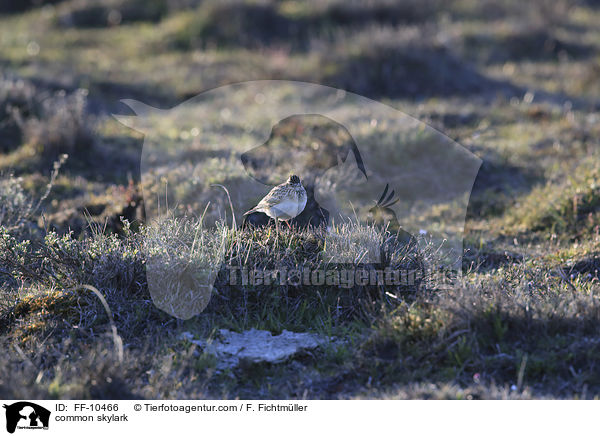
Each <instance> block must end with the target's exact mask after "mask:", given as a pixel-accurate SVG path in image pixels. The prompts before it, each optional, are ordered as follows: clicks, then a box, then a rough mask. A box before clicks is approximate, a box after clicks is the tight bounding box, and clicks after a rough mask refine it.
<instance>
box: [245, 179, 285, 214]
mask: <svg viewBox="0 0 600 436" xmlns="http://www.w3.org/2000/svg"><path fill="white" fill-rule="evenodd" d="M284 185H285V183H284V184H281V185H277V186H275V187H274V188H273V189H271V190H270V191H269V193H268V194H267V195H265V196H264V198H263V199H262V200H260V202H259V203H258V204H257V205H256V206H255V207H253V208H252V209H250V210H249V211H248V212H246V213H245V214H244V215H248V214H249V213H252V212H261V211H262V210H263V209H265V208H270V207H272V206H274V205H276V204H278V203H280V202H281V199H282V197H283V194H284V190H283V187H284Z"/></svg>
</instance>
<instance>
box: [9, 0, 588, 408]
mask: <svg viewBox="0 0 600 436" xmlns="http://www.w3.org/2000/svg"><path fill="white" fill-rule="evenodd" d="M550 6H551V7H550ZM2 7H3V8H8V6H7V5H4V6H2ZM599 17H600V10H599V9H598V7H597V6H596V5H594V4H593V2H571V1H566V0H565V1H559V2H554V3H552V5H549V4H548V3H547V2H544V1H541V0H540V1H532V2H516V1H506V2H501V3H498V2H494V1H491V0H490V1H483V2H474V1H472V0H454V1H450V2H439V1H436V0H428V1H426V2H418V3H417V2H412V1H410V2H400V3H397V2H396V3H394V2H389V1H387V0H377V1H373V2H369V3H368V4H366V5H365V4H362V3H359V2H350V3H348V2H341V1H337V0H334V1H327V2H320V1H315V2H308V3H305V2H297V1H268V0H267V1H260V2H242V1H227V2H221V3H219V4H216V3H215V4H211V3H207V2H202V3H201V2H195V1H182V2H176V3H172V2H169V3H168V4H167V2H163V1H161V0H158V1H152V2H151V4H150V5H148V3H147V2H144V7H143V8H141V7H140V2H139V0H95V1H94V2H90V3H85V4H83V3H81V2H76V1H72V0H65V1H62V2H57V3H56V4H53V5H44V6H41V7H38V6H36V5H32V4H29V3H27V2H26V3H24V4H23V7H21V8H19V10H16V11H12V12H11V13H6V14H3V15H0V40H1V41H2V48H1V49H0V173H1V174H2V179H1V180H0V200H1V202H0V203H1V205H0V226H1V227H0V228H1V229H2V231H1V232H0V341H1V342H2V346H3V347H4V349H5V350H7V352H6V353H4V354H3V355H2V356H0V365H1V366H2V367H3V368H5V372H6V374H7V377H5V378H4V379H3V380H0V395H3V396H4V397H6V398H8V397H11V398H17V397H19V398H23V397H26V398H80V399H85V398H103V399H108V398H305V397H306V398H402V399H404V398H457V399H471V398H498V399H503V398H597V397H598V396H599V395H600V380H599V379H598V376H597V368H596V362H597V361H598V358H599V357H600V349H599V347H598V340H597V337H598V333H599V332H598V326H599V325H600V323H599V321H600V320H599V319H598V317H599V316H600V312H599V311H598V303H597V302H598V293H599V292H600V287H599V282H598V269H600V261H599V260H598V257H599V253H600V247H599V231H598V228H599V227H598V226H599V225H600V221H599V218H598V217H599V216H600V215H599V213H600V210H599V208H600V194H599V192H600V191H599V189H600V188H599V186H600V185H598V175H599V174H598V171H599V167H598V164H597V162H598V151H597V150H598V146H599V145H600V144H599V139H598V138H600V135H599V133H600V130H599V127H598V125H599V124H598V122H597V117H598V114H597V108H598V101H599V97H600V87H599V85H598V84H599V83H600V80H598V79H599V78H600V73H599V71H600V70H599V68H598V59H600V58H599V56H598V53H599V50H600V31H599V30H598V26H597V25H596V23H597V22H598V18H599ZM256 20H258V22H259V24H260V25H256ZM257 79H292V80H302V81H308V82H317V83H323V84H327V85H331V86H337V87H343V88H346V89H348V90H350V91H355V92H358V93H360V94H363V95H365V96H367V97H372V98H376V99H378V100H381V101H383V102H385V103H387V104H389V105H391V106H392V107H394V108H396V109H399V110H402V111H404V112H405V113H407V114H409V115H411V116H413V117H415V118H417V119H419V120H420V121H423V122H426V123H428V124H429V125H431V126H433V127H434V128H436V129H438V130H440V131H442V132H443V133H445V134H447V135H448V136H450V137H451V138H453V139H456V140H457V141H458V142H459V143H460V144H462V145H463V146H465V147H466V148H467V149H468V150H469V151H471V152H473V153H475V154H477V155H478V156H479V157H481V158H482V159H483V165H482V168H481V171H480V173H479V175H478V178H477V180H476V182H475V186H474V188H473V192H472V194H471V197H470V199H469V208H468V214H467V221H466V226H465V242H464V249H465V253H464V256H463V271H462V272H463V276H462V278H460V279H459V280H458V281H457V282H456V283H455V284H454V286H452V287H451V288H449V289H444V290H440V289H437V288H435V287H434V286H433V285H432V284H431V283H429V282H427V281H425V282H423V283H422V284H421V285H420V287H419V288H418V289H412V290H407V289H393V290H390V289H388V288H385V287H381V286H365V287H359V286H355V287H351V288H350V289H347V288H340V287H338V286H334V285H333V286H323V287H310V286H302V285H300V286H265V285H261V286H241V285H230V284H229V283H228V281H227V275H226V273H227V271H228V269H227V267H228V266H229V267H231V266H236V267H240V266H251V267H252V268H253V269H256V270H259V271H271V270H273V269H277V268H282V267H285V268H299V269H301V268H324V269H328V268H330V269H333V270H335V268H338V267H339V265H338V266H336V265H332V264H331V263H329V262H328V260H327V255H328V254H329V255H333V256H334V257H338V258H340V257H342V258H345V259H350V260H352V259H355V258H356V257H357V256H360V253H358V252H355V251H353V250H354V249H356V246H353V245H352V242H353V241H358V240H361V241H364V240H368V241H370V242H369V243H370V244H373V246H374V247H377V246H378V244H381V243H382V240H385V239H387V236H389V235H386V234H384V233H382V232H381V230H377V229H375V228H372V227H368V226H367V227H363V226H358V225H345V226H337V227H336V228H334V229H332V233H331V234H330V235H329V239H328V238H327V237H326V236H325V235H324V234H322V233H319V232H298V231H296V232H294V231H288V230H285V231H283V233H282V235H281V239H280V240H279V241H278V244H277V246H276V245H275V235H274V231H273V229H272V230H269V229H257V230H248V229H246V230H240V229H235V230H234V229H231V228H230V225H229V224H228V225H227V226H224V225H221V226H219V227H217V228H216V229H214V228H211V227H210V226H209V225H208V224H212V223H213V222H214V221H216V220H217V219H218V218H219V217H218V216H217V215H215V214H214V210H213V209H209V210H208V211H207V212H206V215H205V216H204V219H205V222H204V223H202V222H200V220H199V219H187V220H186V219H184V218H182V216H183V215H185V214H186V212H187V211H186V209H185V207H184V206H185V205H189V206H190V207H191V209H193V210H200V211H202V210H204V205H206V203H207V202H208V201H211V204H213V205H219V206H223V205H226V203H225V202H224V198H225V197H224V196H223V195H222V192H221V191H220V190H218V189H215V188H212V187H211V186H210V185H211V184H215V183H218V184H222V185H224V186H227V187H228V188H229V190H230V192H231V193H234V195H235V192H236V189H235V188H236V186H239V184H240V183H243V179H242V178H240V177H236V176H234V175H235V174H238V173H240V172H241V171H244V168H243V167H242V165H241V164H240V161H239V154H240V153H243V152H245V151H247V150H248V148H249V145H251V144H255V142H256V140H257V138H258V137H257V136H256V132H255V131H247V130H245V129H244V128H242V127H243V126H242V127H240V129H239V131H238V130H236V131H234V132H232V133H231V135H230V138H232V139H231V140H230V141H228V142H227V143H226V144H224V143H222V142H220V141H219V138H220V134H221V133H222V129H221V128H220V127H219V122H220V121H219V120H220V119H221V113H220V112H219V111H214V112H211V111H206V110H204V111H202V109H201V108H196V107H195V106H194V107H191V106H190V107H189V108H188V110H187V111H186V112H185V113H180V114H178V118H170V117H167V116H164V117H158V118H156V119H153V120H152V122H151V123H149V124H148V125H147V126H144V127H146V128H147V131H146V133H147V135H146V137H145V138H144V137H143V136H142V135H141V134H140V133H138V132H136V131H134V130H132V129H129V128H127V127H125V126H123V125H122V124H120V123H118V122H117V121H116V120H115V119H114V118H112V117H111V116H110V115H111V114H112V113H123V114H129V112H126V111H125V110H124V108H123V107H122V106H120V105H119V104H118V103H117V102H118V100H120V99H123V98H132V99H138V100H141V101H143V102H145V103H147V104H151V105H153V106H159V107H162V108H168V107H172V106H175V105H177V104H179V103H181V102H182V101H183V100H185V99H187V98H189V97H191V96H195V95H197V94H199V93H200V92H203V91H206V90H208V89H212V88H214V87H217V86H220V85H223V84H228V83H234V82H239V81H247V80H257ZM281 92H282V95H281V96H280V97H282V98H284V97H286V96H285V95H284V94H285V92H286V90H285V89H282V91H281ZM288 97H289V96H288ZM235 98H237V100H236V104H238V105H244V104H245V103H244V102H245V101H246V100H247V98H249V97H248V96H247V95H237V96H235ZM339 110H340V111H341V113H343V114H344V115H345V116H348V117H350V118H352V116H354V115H353V114H354V113H353V112H352V108H339ZM232 115H233V117H232V118H233V119H234V120H235V118H236V113H235V111H234V112H233V113H232ZM256 115H257V119H258V115H260V114H256ZM251 121H254V120H251ZM300 123H302V121H301V122H300ZM363 124H364V125H362V124H361V125H360V126H359V127H360V129H359V130H361V131H364V132H368V131H369V130H368V129H369V125H368V121H367V122H365V123H363ZM194 127H197V128H199V129H202V136H201V137H202V138H204V139H205V141H203V142H201V143H197V144H195V145H193V146H192V147H190V148H188V149H186V150H185V153H183V152H181V150H180V149H179V148H178V145H179V144H180V143H181V141H183V140H189V141H193V138H194V137H195V136H193V134H192V129H193V128H194ZM283 127H287V128H288V130H286V129H285V128H284V129H283V130H282V131H281V132H278V134H277V135H278V136H277V135H276V136H277V137H276V138H275V141H278V143H281V144H288V143H291V142H293V141H294V140H298V138H300V139H301V140H302V141H304V140H307V139H309V138H310V135H306V136H298V135H299V134H298V133H297V132H296V130H295V129H296V127H298V125H296V124H294V123H290V124H289V125H287V126H283ZM302 127H306V126H302ZM313 127H314V126H313ZM309 133H310V132H309ZM366 134H367V133H365V135H366ZM403 135H404V136H403ZM144 139H146V140H150V141H153V145H154V146H156V147H155V148H156V150H157V151H158V152H159V154H158V155H157V156H158V163H159V165H158V168H159V169H160V170H162V171H167V170H168V171H167V172H168V175H169V179H168V182H169V183H168V186H164V184H161V183H162V182H161V183H154V184H153V183H148V181H146V182H145V183H142V180H141V179H142V178H141V168H140V156H141V150H142V143H143V141H144ZM260 139H261V140H263V139H264V138H262V137H261V138H260ZM369 139H370V140H371V142H373V143H376V144H377V145H378V147H379V148H378V149H377V150H380V151H381V152H382V155H383V156H384V157H385V158H386V159H390V161H393V162H395V163H401V162H402V159H404V155H405V153H404V152H405V151H406V148H400V147H398V146H397V144H398V143H399V142H402V143H403V144H404V143H407V144H414V146H415V147H422V146H424V145H426V144H429V143H430V142H431V140H432V138H431V137H430V136H427V135H423V136H422V137H419V136H418V135H416V136H411V135H406V134H404V133H403V132H402V130H401V129H398V128H396V126H394V125H393V124H392V125H390V126H388V127H387V128H385V129H383V128H382V129H380V130H377V132H376V133H375V134H374V136H372V137H369ZM63 154H68V159H67V160H66V161H63V162H62V163H61V164H59V165H57V167H53V163H54V162H55V161H57V160H58V161H59V162H60V159H63V158H61V156H62V155H63ZM309 157H310V159H312V161H311V160H310V159H309V160H307V161H306V162H304V161H303V162H300V161H298V163H297V164H298V165H300V164H301V165H302V166H303V168H304V169H303V171H304V170H306V171H308V172H310V170H311V168H312V169H313V170H314V169H315V168H316V167H319V165H324V164H326V163H324V162H320V161H318V160H316V159H317V158H315V157H314V156H312V157H311V156H309ZM192 160H193V161H194V163H195V164H196V165H197V168H199V169H196V167H194V166H192V165H188V162H189V161H192ZM173 162H176V163H177V165H172V164H173ZM325 166H326V165H325ZM59 170H60V174H59ZM290 170H291V169H290V168H275V169H273V171H272V172H271V173H270V175H271V176H273V177H274V178H277V177H275V176H276V175H278V174H279V173H278V171H279V172H284V173H285V172H288V171H290ZM190 180H196V184H195V185H191V184H189V183H186V182H188V181H190ZM399 180H401V179H399ZM48 183H50V186H51V190H50V191H49V192H48V194H47V195H46V192H47V189H48ZM142 191H143V192H144V193H146V194H149V195H147V197H146V198H145V199H144V200H146V203H144V201H143V200H142V198H141V197H142V196H141V193H142ZM262 195H264V192H259V190H258V189H257V190H256V192H252V196H253V198H251V199H246V200H247V201H248V202H250V201H254V200H258V199H259V198H260V197H261V196H262ZM157 197H158V198H160V199H161V201H162V199H164V198H165V197H168V198H169V199H171V201H172V202H174V201H175V199H177V200H181V201H180V202H179V204H178V205H177V204H174V203H171V204H170V207H172V208H173V210H174V215H175V216H176V217H177V218H175V217H172V218H170V219H167V220H165V221H162V222H160V223H158V224H156V223H155V224H154V225H152V222H151V221H150V220H148V221H147V222H146V223H145V224H144V223H142V221H144V212H146V211H148V212H150V215H153V214H154V213H155V212H156V206H157V205H156V204H153V203H152V202H153V201H154V200H155V199H156V198H157ZM233 201H234V203H235V204H238V203H241V201H240V199H236V198H233ZM226 206H227V208H228V205H226ZM450 206H451V204H444V205H441V206H440V207H437V208H430V209H427V210H425V211H422V210H419V211H416V212H415V211H407V212H406V214H407V216H406V219H407V220H408V221H411V222H414V223H417V224H418V223H420V222H425V221H427V220H434V219H438V220H446V219H448V218H452V216H451V214H450V212H451V210H450V209H451V207H450ZM161 207H164V204H162V203H161ZM177 207H179V208H177ZM235 213H236V214H237V218H238V219H239V218H240V216H241V214H242V213H243V210H236V211H235ZM230 219H231V217H228V219H227V221H228V223H230V222H231V221H230ZM419 220H421V221H419ZM417 231H418V228H417ZM325 240H327V241H328V244H326V243H325ZM424 246H425V249H423V250H422V252H420V253H418V255H417V254H416V253H407V252H406V251H402V249H401V247H399V246H390V247H387V248H388V249H389V252H390V253H391V257H390V258H389V261H390V262H395V266H402V265H404V266H406V265H409V266H414V265H415V264H417V265H419V264H420V262H423V261H431V260H433V258H432V256H434V254H435V249H436V247H435V246H427V244H424ZM394 256H395V257H394ZM182 271H183V272H182ZM207 282H210V283H212V282H215V286H214V288H213V289H212V293H211V298H210V300H209V301H208V300H202V299H201V298H200V299H199V300H197V301H195V303H194V304H187V303H188V302H189V301H188V300H186V299H185V298H182V297H181V295H182V293H184V292H185V291H186V289H187V288H186V286H187V287H188V288H197V287H198V285H202V284H206V283H207ZM84 284H87V285H92V286H94V287H96V288H97V289H98V290H99V292H100V293H101V295H102V296H103V298H105V299H106V302H107V304H108V306H109V311H108V312H107V310H106V309H105V307H104V306H103V304H102V301H101V299H99V298H98V296H97V295H95V294H94V293H93V292H91V291H89V290H87V289H85V288H82V287H81V285H84ZM182 284H183V285H184V286H183V285H182ZM156 289H162V291H163V292H162V293H160V292H159V293H158V294H157V293H156V292H154V290H156ZM164 291H166V292H164ZM386 291H387V292H388V293H391V294H395V295H397V296H399V298H392V297H390V296H389V295H387V294H386ZM157 305H158V306H159V307H161V308H163V309H166V310H167V312H165V311H163V310H161V309H159V308H158V307H157ZM204 306H206V307H204ZM202 309H203V310H202ZM169 311H170V312H171V313H172V312H174V311H175V312H180V313H183V314H184V315H186V316H184V318H188V316H187V315H190V316H189V319H185V320H182V319H177V318H175V317H173V316H172V314H169V313H168V312H169ZM200 311H201V313H200V314H197V313H198V312H200ZM192 315H193V316H192ZM111 317H112V318H113V320H114V326H115V327H116V330H117V333H118V336H119V338H121V340H122V341H123V344H124V347H123V348H124V355H123V359H122V360H121V359H120V358H119V355H118V353H116V352H115V344H114V339H115V338H114V336H113V334H112V330H111V321H110V319H111ZM220 328H227V329H230V330H235V331H243V330H246V329H249V328H259V329H266V330H269V331H271V332H273V333H278V332H281V331H282V330H284V329H286V330H291V331H295V332H303V331H310V332H316V333H319V334H323V335H333V336H335V337H337V338H339V339H340V340H342V341H343V342H342V344H341V345H339V344H338V345H336V346H333V345H331V346H327V347H322V348H320V349H318V350H315V351H314V352H313V353H312V354H310V355H303V356H298V357H296V358H294V359H292V360H290V361H287V362H284V363H282V364H277V365H271V364H254V365H241V366H240V367H238V368H235V369H232V370H230V371H226V372H223V373H219V372H218V371H216V362H215V360H214V358H213V357H211V356H209V355H207V354H205V353H204V352H203V350H201V349H199V347H197V346H195V345H193V344H191V343H190V342H189V341H185V340H182V339H181V333H182V332H186V331H187V332H192V333H193V334H194V335H195V336H197V337H209V336H211V335H214V334H215V332H216V331H217V330H218V329H220ZM7 380H10V385H9V384H8V383H7Z"/></svg>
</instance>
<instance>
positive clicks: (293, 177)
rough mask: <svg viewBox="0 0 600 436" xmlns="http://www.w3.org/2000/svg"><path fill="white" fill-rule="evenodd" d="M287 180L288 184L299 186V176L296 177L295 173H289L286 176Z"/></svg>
mask: <svg viewBox="0 0 600 436" xmlns="http://www.w3.org/2000/svg"><path fill="white" fill-rule="evenodd" d="M287 182H288V183H289V184H290V185H294V186H299V185H300V177H298V176H297V175H295V174H292V175H290V177H289V178H288V180H287Z"/></svg>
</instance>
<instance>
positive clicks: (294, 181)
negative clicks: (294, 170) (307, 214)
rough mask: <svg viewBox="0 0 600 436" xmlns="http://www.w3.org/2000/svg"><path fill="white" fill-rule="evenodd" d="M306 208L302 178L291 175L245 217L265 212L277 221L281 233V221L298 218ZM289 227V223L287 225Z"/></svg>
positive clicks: (276, 224)
mask: <svg viewBox="0 0 600 436" xmlns="http://www.w3.org/2000/svg"><path fill="white" fill-rule="evenodd" d="M305 206H306V190H305V189H304V186H302V183H300V178H299V177H298V176H296V175H291V176H290V177H289V178H288V179H287V181H286V182H285V183H282V184H281V185H277V186H275V187H274V188H273V189H271V191H270V192H269V193H268V194H267V195H265V197H264V198H263V199H262V200H260V202H259V203H258V205H257V206H256V207H254V208H252V209H250V210H249V211H248V212H246V213H245V214H244V215H248V214H249V213H252V212H263V213H265V214H266V215H267V216H269V217H271V218H273V219H274V220H275V226H276V228H277V232H279V221H286V222H287V221H289V220H291V219H292V218H294V217H296V216H298V215H299V214H300V213H301V212H302V211H303V210H304V207H305ZM287 224H288V226H289V222H288V223H287Z"/></svg>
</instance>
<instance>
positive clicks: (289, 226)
mask: <svg viewBox="0 0 600 436" xmlns="http://www.w3.org/2000/svg"><path fill="white" fill-rule="evenodd" d="M285 223H286V224H287V225H288V228H289V229H290V230H292V226H291V224H290V220H287V221H286V222H285Z"/></svg>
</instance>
